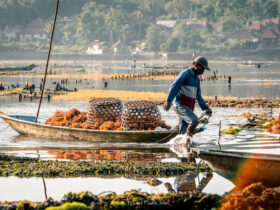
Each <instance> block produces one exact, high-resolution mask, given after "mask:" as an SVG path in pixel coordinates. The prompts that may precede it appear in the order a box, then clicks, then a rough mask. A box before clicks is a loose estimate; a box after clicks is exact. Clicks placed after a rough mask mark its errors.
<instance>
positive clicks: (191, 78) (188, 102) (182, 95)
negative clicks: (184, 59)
mask: <svg viewBox="0 0 280 210" xmlns="http://www.w3.org/2000/svg"><path fill="white" fill-rule="evenodd" d="M205 69H206V70H209V71H210V69H209V67H208V61H207V60H206V58H204V57H202V56H199V57H197V58H196V59H195V60H194V61H193V65H192V66H191V67H190V68H188V69H186V70H184V71H182V72H181V73H180V74H179V75H178V77H177V79H176V80H175V81H174V82H173V84H172V85H171V87H170V89H169V94H168V97H167V100H166V102H165V103H164V105H163V108H164V110H165V111H168V110H169V109H170V107H171V104H172V101H173V99H174V98H175V106H174V109H175V112H176V113H177V114H178V116H179V133H180V134H186V138H185V142H183V143H186V144H189V143H190V141H191V136H192V135H193V133H194V131H195V128H196V126H197V125H198V124H199V119H198V117H197V116H196V114H195V113H194V112H193V110H194V106H195V100H197V102H198V104H199V106H200V108H201V109H202V110H203V111H204V110H206V114H207V115H209V116H211V115H212V110H211V109H210V108H209V107H208V106H207V104H206V103H205V101H204V100H203V98H202V96H201V90H200V79H199V75H202V74H203V73H204V70H205Z"/></svg>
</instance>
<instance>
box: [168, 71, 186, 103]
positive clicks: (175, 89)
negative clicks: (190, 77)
mask: <svg viewBox="0 0 280 210" xmlns="http://www.w3.org/2000/svg"><path fill="white" fill-rule="evenodd" d="M186 73H187V71H183V72H181V73H180V74H179V75H178V77H177V78H176V80H175V81H174V82H173V84H172V85H171V86H170V89H169V93H168V96H167V101H168V102H172V101H173V99H174V98H175V96H176V95H177V94H178V93H179V91H180V89H181V86H182V85H183V83H184V80H185V76H186Z"/></svg>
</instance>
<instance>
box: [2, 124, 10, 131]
mask: <svg viewBox="0 0 280 210" xmlns="http://www.w3.org/2000/svg"><path fill="white" fill-rule="evenodd" d="M9 126H10V125H7V126H6V127H5V128H3V129H1V130H0V132H1V131H4V130H6V129H7V128H8V127H9Z"/></svg>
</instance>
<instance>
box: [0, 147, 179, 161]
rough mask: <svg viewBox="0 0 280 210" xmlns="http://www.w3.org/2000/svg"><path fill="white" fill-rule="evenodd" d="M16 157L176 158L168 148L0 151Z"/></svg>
mask: <svg viewBox="0 0 280 210" xmlns="http://www.w3.org/2000/svg"><path fill="white" fill-rule="evenodd" d="M1 153H2V154H5V155H13V156H18V157H33V158H35V157H37V155H38V154H39V155H40V159H42V160H50V159H60V160H73V161H76V160H120V161H122V160H123V161H129V160H133V161H160V160H164V159H169V158H176V154H174V153H173V152H172V151H170V150H169V149H168V148H129V147H112V146H111V147H105V148H88V149H85V148H75V149H68V148H65V149H63V148H62V149H59V150H56V149H52V148H45V149H43V150H42V148H9V149H8V150H2V151H1V152H0V154H1Z"/></svg>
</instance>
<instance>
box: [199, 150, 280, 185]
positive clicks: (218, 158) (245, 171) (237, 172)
mask: <svg viewBox="0 0 280 210" xmlns="http://www.w3.org/2000/svg"><path fill="white" fill-rule="evenodd" d="M198 156H199V157H200V158H201V159H203V160H206V161H207V162H208V163H209V165H210V167H211V168H212V169H213V170H214V171H219V172H221V174H230V173H232V177H233V180H232V181H233V183H234V184H235V185H236V186H238V187H245V186H247V185H249V184H251V183H256V182H262V183H263V184H265V185H266V186H279V185H280V179H279V174H280V156H279V155H270V154H257V153H242V152H228V151H217V150H199V151H198Z"/></svg>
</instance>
